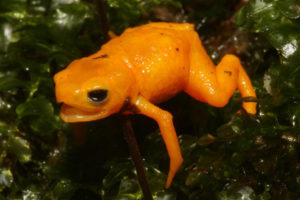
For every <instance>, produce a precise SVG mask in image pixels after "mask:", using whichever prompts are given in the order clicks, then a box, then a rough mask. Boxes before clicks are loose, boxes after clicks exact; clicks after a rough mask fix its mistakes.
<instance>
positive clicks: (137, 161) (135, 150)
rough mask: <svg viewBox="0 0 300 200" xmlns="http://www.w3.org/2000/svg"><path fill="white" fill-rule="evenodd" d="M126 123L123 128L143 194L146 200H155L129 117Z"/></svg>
mask: <svg viewBox="0 0 300 200" xmlns="http://www.w3.org/2000/svg"><path fill="white" fill-rule="evenodd" d="M123 119H124V122H123V124H124V125H123V128H124V136H125V139H126V141H127V143H128V147H129V151H130V154H131V157H132V160H133V162H134V165H135V168H136V171H137V175H138V180H139V183H140V185H141V188H142V191H143V194H144V199H145V200H153V198H152V193H151V191H150V187H149V184H148V181H147V178H146V174H145V170H144V167H143V163H142V157H141V154H140V150H139V147H138V145H137V142H136V138H135V135H134V132H133V128H132V124H131V121H130V119H129V118H128V117H127V116H124V118H123Z"/></svg>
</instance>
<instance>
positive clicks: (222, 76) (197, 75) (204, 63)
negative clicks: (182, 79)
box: [185, 35, 256, 114]
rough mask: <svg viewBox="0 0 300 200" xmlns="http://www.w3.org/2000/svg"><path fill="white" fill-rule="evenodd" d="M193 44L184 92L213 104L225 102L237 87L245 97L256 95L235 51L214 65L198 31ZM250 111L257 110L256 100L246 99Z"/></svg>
mask: <svg viewBox="0 0 300 200" xmlns="http://www.w3.org/2000/svg"><path fill="white" fill-rule="evenodd" d="M193 39H194V40H192V45H191V60H190V61H191V64H190V65H191V66H190V75H189V80H188V82H187V84H186V86H185V92H186V93H188V94H189V95H191V96H192V97H194V98H195V99H197V100H199V101H202V102H206V103H208V104H210V105H212V106H216V107H223V106H225V105H226V104H227V103H228V101H229V99H230V97H231V96H232V94H233V93H234V91H235V90H236V89H238V90H239V91H240V93H241V96H242V97H248V96H251V97H256V95H255V92H254V90H253V87H252V84H251V81H250V79H249V77H248V75H247V73H246V72H245V70H244V69H243V67H242V65H241V63H240V60H239V59H238V58H237V57H236V56H234V55H225V56H224V57H223V59H222V60H221V62H220V63H219V64H218V66H217V67H215V66H214V65H213V64H212V62H211V61H210V59H209V57H208V55H207V54H206V52H205V50H204V48H203V46H202V45H201V41H200V40H199V38H198V35H197V36H195V35H194V38H193ZM243 107H244V108H245V110H246V111H247V112H248V113H252V114H255V113H256V103H253V102H247V103H243Z"/></svg>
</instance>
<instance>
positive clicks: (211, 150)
mask: <svg viewBox="0 0 300 200" xmlns="http://www.w3.org/2000/svg"><path fill="white" fill-rule="evenodd" d="M228 2H229V1H225V0H224V1H223V0H222V1H218V2H216V1H204V0H197V1H179V0H168V1H162V0H155V1H150V0H126V1H116V0H107V1H106V8H107V16H108V19H109V23H110V29H111V30H113V31H114V32H115V33H121V32H122V31H123V30H124V29H125V28H127V27H128V26H135V25H139V24H143V23H147V22H149V21H159V20H167V21H178V22H183V21H188V22H193V23H195V25H196V29H197V31H198V32H199V33H200V36H201V38H202V39H203V44H204V45H205V47H206V49H207V50H208V52H209V54H210V55H211V57H212V59H213V61H214V62H215V63H218V61H219V60H220V59H221V58H222V56H224V54H226V53H235V54H237V55H238V56H239V57H240V58H241V60H242V63H243V65H244V66H245V68H246V70H247V71H248V73H249V74H250V76H251V79H252V81H253V84H254V87H255V89H256V92H257V96H258V99H257V102H258V114H257V115H248V114H247V113H245V112H243V111H242V113H241V114H237V113H236V112H237V111H238V110H239V109H240V108H241V103H242V101H247V100H249V99H241V98H240V96H239V93H238V92H236V93H235V94H234V96H233V97H232V99H231V101H230V102H229V104H228V105H227V106H226V107H225V108H222V109H219V108H213V107H211V106H208V105H206V104H204V103H201V102H198V101H195V100H193V99H192V98H190V97H188V96H187V95H184V94H179V95H178V96H177V97H175V98H173V99H171V100H170V101H168V102H166V103H164V104H161V105H159V106H160V107H162V108H163V109H166V110H169V111H170V112H171V113H172V114H173V115H174V124H175V127H176V130H177V132H178V133H179V140H180V145H181V149H182V153H183V157H184V163H183V166H182V167H181V168H180V170H179V172H178V174H177V175H176V177H175V179H174V182H173V184H172V187H171V188H170V189H169V190H164V184H165V179H166V177H167V173H168V167H169V166H168V165H169V158H168V155H167V152H166V150H165V147H164V143H163V141H162V138H161V136H160V134H159V132H158V130H157V126H156V124H155V123H154V122H153V121H152V120H150V119H147V118H144V117H139V116H133V117H132V122H133V126H134V129H135V132H136V136H137V138H138V142H139V145H140V148H141V152H142V156H143V158H144V160H143V162H144V165H145V167H146V174H147V177H148V180H149V184H150V187H151V189H152V192H153V195H154V197H155V198H157V199H165V198H166V199H175V198H177V199H193V200H194V199H264V200H267V199H297V198H298V197H299V196H300V182H299V180H300V167H299V166H300V165H299V157H300V156H299V149H300V148H299V147H300V146H299V143H300V139H299V138H300V95H299V94H300V90H299V88H300V81H299V80H300V50H299V47H300V44H299V42H300V34H299V33H300V21H299V20H300V9H299V8H300V3H299V1H297V0H287V1H280V0H250V1H249V2H248V3H247V4H246V5H244V6H243V7H241V5H243V4H242V3H243V1H240V0H233V1H230V3H228ZM103 43H104V37H103V34H102V32H101V24H100V20H99V13H97V10H96V9H95V5H94V1H91V0H82V1H79V0H64V1H63V0H55V1H54V0H10V1H5V0H0V191H1V195H0V199H25V197H27V198H30V199H47V200H48V199H90V200H93V199H140V198H141V195H142V191H141V189H140V187H139V185H138V181H137V177H136V172H135V168H134V166H133V164H132V162H131V160H130V159H129V154H128V150H127V146H126V143H125V142H124V140H123V136H122V128H121V127H122V122H121V120H120V119H119V118H118V116H112V117H109V118H107V119H104V120H100V121H97V122H90V123H87V124H86V125H83V124H79V125H75V126H74V127H73V129H76V130H83V131H85V132H86V138H84V137H80V136H77V137H75V138H73V136H72V126H71V125H70V124H66V123H64V122H62V121H61V120H60V118H59V116H58V113H59V105H57V104H56V101H55V95H54V83H53V75H54V74H55V73H56V72H58V71H60V70H61V69H63V68H64V67H65V66H66V65H67V64H68V63H70V62H71V61H72V60H74V59H76V58H79V57H82V56H86V55H89V54H91V53H93V52H95V51H97V50H98V49H99V46H100V45H101V44H103ZM250 100H251V99H250ZM82 140H84V141H85V142H83V143H82V142H81V141H82ZM82 144H83V145H82Z"/></svg>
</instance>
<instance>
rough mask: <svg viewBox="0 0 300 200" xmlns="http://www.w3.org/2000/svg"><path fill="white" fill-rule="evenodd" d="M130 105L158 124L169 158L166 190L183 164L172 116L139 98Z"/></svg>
mask: <svg viewBox="0 0 300 200" xmlns="http://www.w3.org/2000/svg"><path fill="white" fill-rule="evenodd" d="M131 103H132V104H134V105H135V106H136V108H137V109H138V112H139V114H143V115H146V116H148V117H150V118H152V119H154V120H155V121H156V122H157V123H158V126H159V128H160V132H161V135H162V137H163V140H164V142H165V144H166V147H167V151H168V154H169V157H170V169H169V174H168V178H167V182H166V186H165V187H166V188H169V187H170V185H171V183H172V180H173V178H174V176H175V174H176V172H177V171H178V169H179V167H180V165H181V164H182V162H183V158H182V156H181V151H180V146H179V142H178V139H177V135H176V132H175V129H174V125H173V120H172V115H171V114H170V113H169V112H167V111H164V110H162V109H160V108H158V107H157V106H155V105H153V104H152V103H150V102H149V101H147V100H146V99H144V98H143V97H141V96H139V97H137V98H136V99H132V102H131Z"/></svg>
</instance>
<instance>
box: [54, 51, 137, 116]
mask: <svg viewBox="0 0 300 200" xmlns="http://www.w3.org/2000/svg"><path fill="white" fill-rule="evenodd" d="M54 81H55V93H56V100H57V102H58V103H63V105H62V108H61V111H60V117H61V118H62V119H63V120H64V121H66V122H82V121H92V120H97V119H102V118H105V117H107V116H109V115H111V114H113V113H116V112H118V111H119V110H120V109H121V108H122V106H123V104H124V102H125V101H126V98H127V97H129V96H130V93H131V86H132V81H133V77H132V74H131V72H130V70H129V68H128V67H127V66H126V65H125V63H124V62H123V61H122V60H120V59H113V58H111V59H110V58H106V57H101V56H100V57H93V56H90V57H87V58H82V59H79V60H75V61H73V62H72V63H71V64H70V65H69V66H68V67H67V68H66V69H64V70H62V71H61V72H59V73H57V74H55V76H54Z"/></svg>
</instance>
